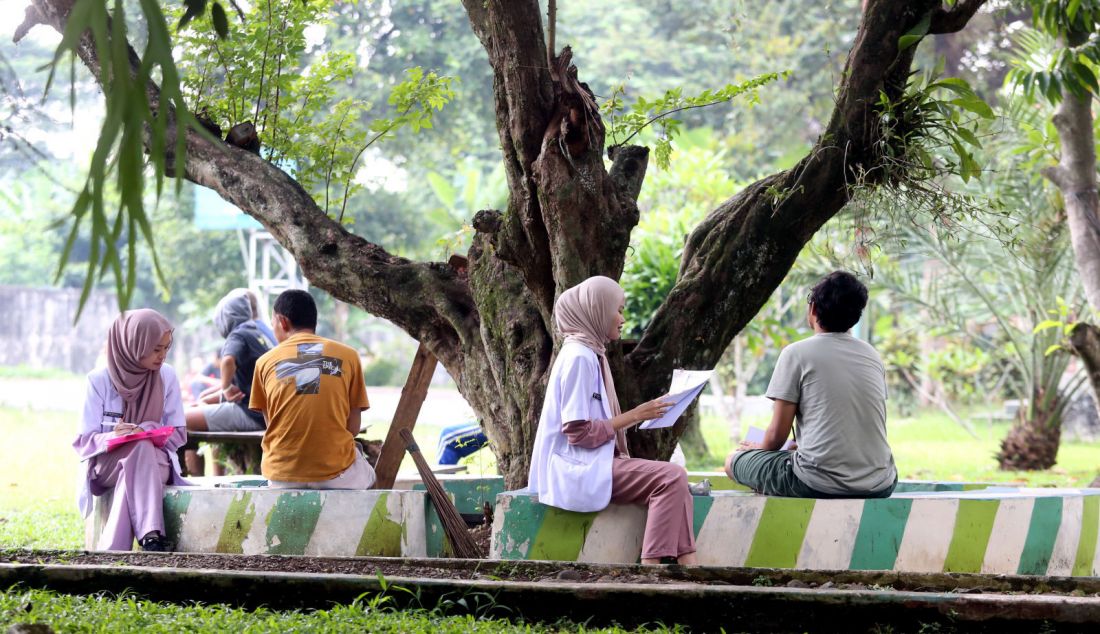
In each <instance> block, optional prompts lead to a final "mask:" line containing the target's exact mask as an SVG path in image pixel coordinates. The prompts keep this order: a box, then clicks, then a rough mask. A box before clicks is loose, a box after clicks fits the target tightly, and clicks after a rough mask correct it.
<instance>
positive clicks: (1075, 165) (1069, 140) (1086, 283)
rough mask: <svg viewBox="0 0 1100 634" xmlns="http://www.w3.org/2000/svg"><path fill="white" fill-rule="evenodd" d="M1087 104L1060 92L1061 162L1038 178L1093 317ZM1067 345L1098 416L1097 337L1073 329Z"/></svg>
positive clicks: (1097, 220)
mask: <svg viewBox="0 0 1100 634" xmlns="http://www.w3.org/2000/svg"><path fill="white" fill-rule="evenodd" d="M1092 100H1093V97H1092V96H1091V95H1089V96H1086V97H1078V96H1076V95H1074V94H1073V93H1072V92H1070V91H1069V89H1065V90H1063V91H1062V102H1061V103H1060V104H1058V108H1057V109H1056V110H1055V111H1054V127H1055V129H1057V131H1058V140H1059V142H1060V144H1061V150H1062V156H1061V158H1060V160H1059V162H1058V165H1054V166H1051V167H1047V168H1045V169H1043V172H1042V173H1043V176H1045V177H1046V178H1047V179H1048V180H1049V181H1050V182H1051V183H1053V184H1054V185H1055V186H1056V187H1058V189H1059V191H1061V193H1062V200H1063V201H1064V203H1065V207H1066V223H1067V224H1068V225H1069V235H1070V244H1072V245H1073V259H1074V263H1075V265H1076V267H1077V273H1078V275H1080V277H1081V284H1082V286H1083V287H1084V290H1085V297H1086V298H1088V302H1089V306H1091V307H1092V309H1093V311H1094V312H1095V311H1098V310H1100V198H1098V197H1097V192H1096V147H1095V140H1094V137H1093V134H1092V123H1093V115H1092ZM1070 345H1071V346H1072V347H1073V352H1074V354H1076V355H1077V356H1079V357H1080V358H1081V360H1082V361H1083V362H1084V364H1085V367H1086V369H1087V370H1088V377H1089V385H1090V386H1091V387H1092V394H1093V402H1095V403H1096V404H1097V409H1098V412H1100V336H1098V331H1097V329H1096V327H1095V326H1092V325H1090V324H1078V325H1077V327H1076V328H1075V329H1074V331H1073V333H1072V335H1071V336H1070Z"/></svg>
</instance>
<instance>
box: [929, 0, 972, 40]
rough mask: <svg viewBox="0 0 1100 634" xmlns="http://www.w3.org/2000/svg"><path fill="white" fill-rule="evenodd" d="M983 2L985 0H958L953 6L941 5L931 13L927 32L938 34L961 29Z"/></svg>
mask: <svg viewBox="0 0 1100 634" xmlns="http://www.w3.org/2000/svg"><path fill="white" fill-rule="evenodd" d="M983 4H985V0H959V1H958V2H956V3H955V6H953V7H946V6H941V7H939V8H937V9H936V10H935V12H933V13H932V22H931V24H930V26H929V27H928V33H929V34H933V35H940V34H945V33H955V32H958V31H961V30H962V29H963V27H964V26H966V24H967V22H969V21H970V18H972V17H974V14H975V13H977V12H978V9H980V8H981V7H982V5H983Z"/></svg>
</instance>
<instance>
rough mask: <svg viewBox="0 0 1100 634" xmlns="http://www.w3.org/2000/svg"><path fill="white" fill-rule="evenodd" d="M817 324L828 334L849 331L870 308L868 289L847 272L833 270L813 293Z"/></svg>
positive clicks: (811, 294)
mask: <svg viewBox="0 0 1100 634" xmlns="http://www.w3.org/2000/svg"><path fill="white" fill-rule="evenodd" d="M809 302H810V304H812V305H813V311H814V317H815V318H816V319H817V323H818V324H819V325H820V326H821V327H822V328H823V329H825V330H826V331H827V332H847V331H848V330H850V329H851V328H852V326H854V325H856V324H857V323H858V322H859V318H860V316H861V315H862V314H863V309H864V308H865V307H866V306H867V287H866V286H864V285H863V282H860V281H859V280H858V279H856V276H855V275H852V274H851V273H848V272H847V271H833V272H832V273H829V274H828V275H826V276H825V277H824V278H822V279H821V281H820V282H818V283H817V284H816V285H814V287H813V289H812V290H811V291H810V296H809Z"/></svg>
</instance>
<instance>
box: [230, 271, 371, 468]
mask: <svg viewBox="0 0 1100 634" xmlns="http://www.w3.org/2000/svg"><path fill="white" fill-rule="evenodd" d="M272 312H273V313H274V319H273V321H274V327H275V328H274V329H275V338H276V339H277V340H278V341H279V345H278V346H276V347H275V348H273V349H272V350H271V352H268V353H267V354H265V355H264V356H263V357H261V358H260V360H259V362H258V363H257V364H256V373H255V376H254V378H253V380H252V397H251V401H250V406H251V407H252V409H254V410H257V411H259V412H263V415H264V418H265V419H266V420H267V431H265V432H264V439H263V443H262V447H263V461H262V462H261V464H260V470H261V471H262V473H263V475H264V477H265V478H267V480H268V486H269V487H271V488H275V489H369V488H371V486H373V485H374V481H375V475H374V469H373V468H372V467H371V466H370V464H369V463H368V462H367V458H366V457H365V456H363V455H362V454H361V453H360V452H359V450H358V448H357V446H356V443H355V437H356V436H357V435H358V434H359V430H360V426H361V423H362V417H363V410H365V409H367V408H368V407H370V403H369V402H368V401H367V389H366V386H365V384H364V383H363V368H362V366H361V365H360V362H359V354H358V353H357V352H356V351H355V349H353V348H351V347H349V346H345V345H344V344H342V343H339V342H336V341H332V340H331V339H325V338H324V337H318V336H317V334H316V332H314V331H315V330H316V329H317V304H316V303H315V302H314V301H313V297H312V296H311V295H310V294H309V293H307V292H306V291H302V290H289V291H284V292H283V293H282V294H281V295H279V297H278V299H276V300H275V306H274V308H273V310H272Z"/></svg>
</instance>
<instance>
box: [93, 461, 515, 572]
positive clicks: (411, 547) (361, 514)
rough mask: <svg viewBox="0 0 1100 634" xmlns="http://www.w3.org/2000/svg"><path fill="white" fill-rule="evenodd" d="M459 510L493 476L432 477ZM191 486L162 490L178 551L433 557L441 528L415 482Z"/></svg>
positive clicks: (246, 480) (496, 487) (98, 511)
mask: <svg viewBox="0 0 1100 634" xmlns="http://www.w3.org/2000/svg"><path fill="white" fill-rule="evenodd" d="M439 480H440V483H441V484H442V485H443V488H444V490H446V491H447V492H448V493H450V494H451V496H452V497H453V498H454V500H455V502H456V504H457V505H458V507H459V508H460V509H469V510H470V512H473V510H474V509H476V510H477V512H479V513H480V509H481V504H482V503H483V502H484V501H485V500H486V499H489V500H491V499H493V498H494V497H495V496H496V494H497V493H498V492H500V491H501V490H503V488H504V480H503V478H501V477H499V476H492V477H488V478H478V477H475V476H468V475H440V476H439ZM191 481H192V482H194V483H195V484H196V486H191V487H168V489H167V490H166V491H165V495H164V521H165V532H166V533H167V534H168V537H169V538H170V539H172V540H174V541H175V542H176V544H177V550H179V551H181V552H208V553H240V554H246V555H256V554H284V555H314V556H340V557H344V556H346V557H350V556H364V555H375V556H386V557H441V556H443V555H444V554H445V552H446V551H447V550H448V548H449V545H448V544H447V541H446V538H445V535H444V531H443V525H442V523H441V522H440V520H439V517H438V515H437V514H436V512H435V507H434V506H432V504H431V503H430V502H429V498H428V494H427V492H426V491H424V490H421V487H422V486H423V485H422V484H421V482H420V479H419V477H417V476H414V475H412V474H406V475H404V476H402V477H400V478H398V482H397V484H396V485H395V489H393V490H370V491H310V490H299V489H268V488H267V487H264V486H257V484H258V483H260V482H262V480H258V479H257V478H256V477H255V476H247V475H245V476H224V477H208V478H192V479H191ZM110 506H111V493H110V492H109V493H107V494H106V495H103V496H97V497H96V498H95V500H94V506H93V510H92V514H91V516H90V517H89V518H88V520H87V521H86V522H85V535H84V541H85V548H87V549H88V550H94V549H95V545H96V542H97V541H98V538H99V536H100V534H101V532H102V530H103V526H104V524H105V523H106V519H107V512H108V511H109V509H110Z"/></svg>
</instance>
